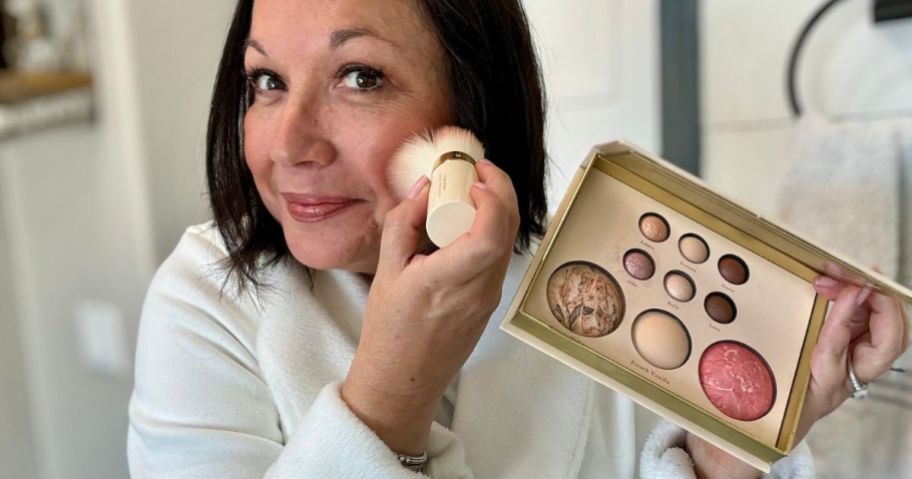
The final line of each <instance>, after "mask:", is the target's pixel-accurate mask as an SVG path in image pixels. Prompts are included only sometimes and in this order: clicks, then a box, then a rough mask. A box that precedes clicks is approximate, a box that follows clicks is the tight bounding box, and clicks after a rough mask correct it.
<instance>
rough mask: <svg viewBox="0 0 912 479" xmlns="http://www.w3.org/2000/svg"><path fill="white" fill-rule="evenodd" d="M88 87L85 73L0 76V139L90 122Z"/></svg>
mask: <svg viewBox="0 0 912 479" xmlns="http://www.w3.org/2000/svg"><path fill="white" fill-rule="evenodd" d="M91 86H92V77H91V75H89V74H87V73H31V72H28V73H26V72H2V73H0V140H7V139H10V138H14V137H17V136H22V135H25V134H29V133H32V132H35V131H40V130H44V129H47V128H50V127H53V126H58V125H62V124H69V123H75V122H80V121H87V120H90V119H91V118H92V114H93V111H94V107H93V104H94V102H93V98H92V89H91Z"/></svg>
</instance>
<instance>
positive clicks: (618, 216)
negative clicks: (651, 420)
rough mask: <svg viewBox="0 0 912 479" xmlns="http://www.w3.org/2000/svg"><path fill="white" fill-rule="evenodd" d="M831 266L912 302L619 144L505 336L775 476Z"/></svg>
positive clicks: (788, 441) (535, 267) (553, 229)
mask: <svg viewBox="0 0 912 479" xmlns="http://www.w3.org/2000/svg"><path fill="white" fill-rule="evenodd" d="M823 271H827V272H828V274H833V272H834V271H838V272H840V273H842V274H841V277H843V278H844V279H848V280H851V281H853V282H856V283H858V284H866V285H870V286H871V287H872V288H875V289H878V290H881V291H885V292H888V293H893V294H897V295H900V296H902V297H903V298H904V299H905V300H907V301H910V300H912V294H910V293H909V291H908V290H905V289H904V288H902V287H901V286H899V285H896V284H895V283H892V282H890V281H889V280H887V279H886V278H883V277H881V276H879V275H878V274H876V273H874V272H869V271H865V270H863V269H861V268H858V267H857V266H854V265H853V264H851V263H850V262H848V261H845V260H843V259H841V258H838V257H837V256H836V255H833V254H831V253H828V252H826V251H824V250H822V249H820V248H818V247H816V246H814V245H812V244H811V243H809V242H807V241H805V240H803V239H801V238H799V237H797V236H796V235H794V234H792V233H789V232H787V231H786V230H784V229H782V228H781V227H779V226H777V225H774V224H772V223H770V222H768V221H767V220H764V219H762V218H760V217H758V216H756V215H754V214H752V213H750V212H748V211H747V210H746V209H744V208H742V207H740V206H738V205H736V204H734V203H732V202H731V201H729V200H727V199H725V198H724V197H722V196H721V195H719V194H717V193H715V192H713V191H712V190H711V189H710V188H708V187H707V186H706V185H704V184H702V183H701V182H700V181H699V179H696V178H694V177H691V176H689V175H688V174H687V173H685V172H682V171H680V170H678V169H677V168H675V167H674V166H672V165H670V164H668V163H666V162H664V161H663V160H661V159H658V158H654V157H652V156H650V155H648V154H647V153H645V152H643V151H642V150H639V149H637V148H635V147H633V146H631V145H629V144H626V143H623V142H616V143H611V144H607V145H601V146H598V147H596V148H595V149H594V150H593V152H592V154H591V155H590V156H589V158H587V160H586V161H585V162H584V163H583V164H582V166H581V168H580V170H579V171H578V172H577V175H576V177H575V178H574V181H573V182H572V183H571V186H570V188H569V190H568V192H567V194H566V196H565V197H564V200H563V202H562V203H561V206H560V208H559V209H558V211H557V214H556V215H555V217H554V218H553V220H552V223H551V225H550V226H549V229H548V233H547V235H546V236H545V238H544V240H543V242H542V244H541V245H540V247H539V249H538V251H537V253H536V255H535V258H534V259H533V262H532V264H531V266H530V268H529V270H528V271H527V273H526V276H525V277H524V279H523V282H522V284H521V286H520V288H519V290H518V292H517V295H516V297H515V298H514V301H513V304H512V306H511V309H510V311H509V313H508V315H507V318H506V320H505V321H504V323H503V325H502V328H503V329H504V330H505V331H507V332H509V333H510V334H513V335H515V336H517V337H518V338H520V339H522V340H523V341H526V342H527V343H529V344H531V345H533V346H535V347H537V348H539V349H541V350H543V351H544V352H546V353H548V354H550V355H552V356H554V357H555V358H557V359H559V360H561V361H563V362H565V363H567V364H568V365H570V366H571V367H573V368H575V369H577V370H579V371H580V372H583V373H585V374H587V375H589V376H590V377H592V378H594V379H596V380H598V381H599V382H602V383H603V384H605V385H607V386H610V387H612V388H614V389H616V390H618V391H620V392H622V393H624V394H627V395H628V396H630V397H631V398H633V399H634V400H636V401H637V402H639V403H641V404H643V405H644V406H646V407H648V408H650V409H652V410H654V411H655V412H657V413H659V414H661V415H663V416H666V417H668V418H670V419H672V420H674V421H676V422H677V423H678V424H680V425H681V426H682V427H684V428H686V429H688V430H690V431H692V432H694V433H696V434H698V435H699V436H701V437H703V438H704V439H706V440H708V441H710V442H712V443H714V444H716V445H717V446H719V447H721V448H723V449H725V450H726V451H728V452H730V453H732V454H734V455H736V456H738V457H740V458H741V459H743V460H745V461H747V462H749V463H751V464H753V465H754V466H755V467H758V468H760V469H763V470H767V471H768V470H769V464H771V463H772V462H774V461H776V460H778V459H780V458H781V457H783V456H785V455H787V454H788V452H789V451H790V450H791V448H792V447H793V446H794V444H793V443H794V436H795V431H796V428H797V425H798V418H799V417H800V414H801V407H802V404H803V402H804V396H805V392H806V390H807V385H808V381H809V378H810V364H809V361H810V351H811V349H812V348H813V346H814V344H815V343H816V341H817V336H818V333H819V331H820V327H821V325H822V323H823V320H824V316H825V314H826V310H827V301H826V299H824V298H822V297H819V296H818V295H817V294H816V292H815V290H814V288H813V285H812V282H813V280H814V278H815V277H816V276H817V275H818V274H819V273H821V272H823Z"/></svg>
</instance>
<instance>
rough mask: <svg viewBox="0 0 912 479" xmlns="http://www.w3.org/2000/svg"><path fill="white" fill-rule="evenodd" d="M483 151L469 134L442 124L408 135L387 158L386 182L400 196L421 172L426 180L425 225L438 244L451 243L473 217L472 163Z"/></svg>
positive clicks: (474, 176) (469, 224)
mask: <svg viewBox="0 0 912 479" xmlns="http://www.w3.org/2000/svg"><path fill="white" fill-rule="evenodd" d="M484 154H485V151H484V146H483V145H482V144H481V142H480V141H478V138H476V137H475V135H474V134H472V132H470V131H469V130H466V129H463V128H459V127H455V126H444V127H441V128H438V129H436V130H434V131H432V132H428V133H424V134H418V135H415V136H413V137H412V138H410V139H408V140H407V141H406V142H405V143H404V144H403V145H402V147H401V148H400V149H399V151H398V152H396V154H395V155H393V159H392V160H391V161H390V164H389V167H388V168H389V172H388V173H389V180H390V184H391V186H392V188H393V192H394V193H395V194H396V195H397V196H399V197H400V198H402V197H405V195H406V193H407V192H408V190H409V188H410V187H411V186H412V185H413V184H414V183H415V181H417V180H418V178H420V177H421V175H427V177H428V178H430V179H431V190H430V195H429V196H428V214H427V221H426V223H425V225H426V227H427V233H428V237H429V238H430V239H431V241H433V242H434V244H435V245H437V246H438V247H441V248H443V247H444V246H446V245H448V244H450V243H452V242H453V241H455V240H456V238H458V237H459V236H460V235H461V234H463V233H465V232H466V231H468V230H469V228H471V226H472V222H473V221H474V220H475V205H474V204H473V203H472V199H471V198H470V197H469V191H470V190H471V188H472V185H473V184H475V182H476V181H478V173H477V172H476V171H475V162H476V161H480V160H482V159H483V158H484Z"/></svg>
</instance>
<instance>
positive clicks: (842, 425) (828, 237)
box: [778, 115, 912, 479]
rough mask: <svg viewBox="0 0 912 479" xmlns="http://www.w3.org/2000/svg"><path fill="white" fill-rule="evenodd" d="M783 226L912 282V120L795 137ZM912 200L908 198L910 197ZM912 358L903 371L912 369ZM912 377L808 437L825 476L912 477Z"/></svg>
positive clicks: (889, 380)
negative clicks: (911, 394) (911, 473)
mask: <svg viewBox="0 0 912 479" xmlns="http://www.w3.org/2000/svg"><path fill="white" fill-rule="evenodd" d="M793 141H794V143H793V148H792V151H793V158H792V165H791V169H790V172H789V174H788V176H787V178H786V179H785V181H784V182H783V185H782V189H781V192H780V196H779V198H778V205H779V208H778V213H779V216H780V219H781V220H782V221H784V222H785V223H786V224H787V225H789V226H790V227H791V228H792V229H794V230H796V231H797V232H799V233H803V234H805V235H806V236H807V237H808V238H809V239H811V240H813V241H815V242H817V243H819V244H821V245H823V246H825V247H827V248H829V249H833V250H835V251H838V252H840V253H842V254H844V255H846V256H847V257H849V258H852V259H854V260H856V261H857V262H859V263H860V264H862V265H877V266H879V267H880V269H881V270H882V271H883V272H884V274H885V275H887V276H889V277H891V278H897V279H901V280H905V281H906V284H909V283H912V205H910V198H912V196H910V194H912V120H882V121H857V122H834V121H830V120H827V119H824V118H822V117H820V116H814V115H809V116H806V117H805V118H802V120H801V121H800V122H799V124H798V125H797V126H796V128H795V136H794V138H793ZM904 198H905V199H904ZM910 359H912V355H910V354H906V356H905V357H904V358H903V359H902V360H901V361H899V362H898V363H897V364H898V365H903V366H905V367H907V368H908V367H909V366H912V364H910V363H912V361H910ZM910 393H912V374H910V373H906V374H901V373H887V375H886V376H884V377H883V378H882V379H881V380H879V381H877V382H875V383H873V384H872V385H871V396H870V398H869V399H868V400H866V401H856V400H850V401H848V402H847V403H846V404H844V405H843V406H842V407H841V408H840V409H838V410H837V411H836V412H834V413H833V414H831V415H830V416H829V417H826V418H824V419H823V420H821V421H820V422H818V423H817V424H816V425H815V426H814V429H813V430H812V431H811V434H810V435H809V437H808V443H809V444H810V446H811V449H812V450H813V451H814V455H815V458H816V461H817V470H818V474H819V475H820V477H828V478H837V479H838V478H854V477H909V476H908V474H910V472H909V471H912V399H910Z"/></svg>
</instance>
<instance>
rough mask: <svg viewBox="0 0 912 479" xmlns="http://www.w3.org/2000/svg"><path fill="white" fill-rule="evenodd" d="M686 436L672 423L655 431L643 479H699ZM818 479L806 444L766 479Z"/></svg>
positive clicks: (645, 448)
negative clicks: (687, 449)
mask: <svg viewBox="0 0 912 479" xmlns="http://www.w3.org/2000/svg"><path fill="white" fill-rule="evenodd" d="M686 434H687V432H686V431H684V429H681V428H680V427H678V426H676V425H674V424H672V423H671V422H669V421H662V422H661V423H659V425H658V426H656V428H655V429H653V431H652V434H650V435H649V438H648V439H647V440H646V444H645V445H644V446H643V452H642V455H641V457H640V477H641V478H642V479H696V477H697V475H696V473H695V472H694V468H693V460H691V458H690V456H689V455H688V454H687V452H686V451H684V441H685V440H686V437H687V436H686ZM815 476H816V472H815V468H814V458H813V456H812V455H811V450H810V448H808V446H807V444H806V443H805V442H801V443H799V444H798V446H797V447H795V448H794V449H793V450H792V453H791V454H790V455H789V456H788V457H785V458H783V459H781V460H779V461H777V462H776V463H775V464H773V468H772V471H770V473H769V474H766V475H764V476H763V477H764V479H813V478H814V477H815Z"/></svg>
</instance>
